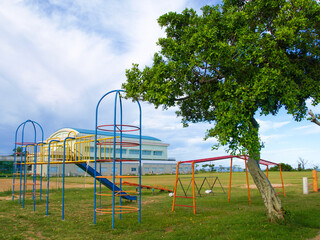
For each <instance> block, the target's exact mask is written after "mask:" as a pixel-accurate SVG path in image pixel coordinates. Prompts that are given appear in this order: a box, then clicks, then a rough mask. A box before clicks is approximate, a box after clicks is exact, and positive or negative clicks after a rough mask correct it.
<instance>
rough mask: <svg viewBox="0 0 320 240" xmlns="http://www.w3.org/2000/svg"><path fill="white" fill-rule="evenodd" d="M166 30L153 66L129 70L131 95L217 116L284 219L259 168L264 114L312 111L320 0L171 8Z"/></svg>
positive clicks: (210, 133)
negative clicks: (260, 120)
mask: <svg viewBox="0 0 320 240" xmlns="http://www.w3.org/2000/svg"><path fill="white" fill-rule="evenodd" d="M158 22H159V24H160V26H161V27H163V28H164V29H165V32H166V37H164V38H160V39H159V41H158V45H159V46H160V47H161V49H160V51H159V52H157V53H155V54H154V58H153V64H152V66H151V67H148V66H146V67H144V69H142V70H141V69H139V66H138V65H137V64H134V65H133V67H132V68H131V69H129V70H127V71H126V76H127V82H126V83H124V84H123V88H124V89H125V90H126V92H127V96H128V97H133V98H134V99H142V100H145V101H148V102H150V103H152V104H154V105H155V106H156V107H159V106H162V107H163V108H164V109H167V108H169V107H172V106H178V107H179V111H177V115H178V116H181V117H182V119H183V120H182V121H183V124H184V125H187V124H188V123H189V122H192V123H197V122H209V123H212V128H211V129H208V130H207V132H206V138H210V137H215V138H217V139H218V141H219V143H220V145H222V146H226V147H227V148H228V149H229V151H230V152H232V153H233V154H243V153H245V154H248V155H249V160H248V168H249V170H250V174H251V176H252V178H253V180H254V182H255V184H256V185H257V188H258V189H259V191H260V193H261V196H262V199H263V201H264V203H265V206H266V209H267V215H268V217H269V219H270V220H272V221H273V220H279V219H280V220H282V219H284V211H283V208H282V205H281V201H280V198H279V197H278V196H277V194H276V192H275V191H274V189H273V187H272V186H271V184H270V182H269V180H268V179H267V177H266V176H265V174H264V173H263V172H262V171H261V170H260V168H259V159H260V150H261V148H262V147H263V143H262V142H261V140H260V138H259V124H258V122H257V120H256V117H257V116H259V114H260V115H269V114H271V115H276V114H277V113H278V111H279V110H280V109H281V108H284V109H286V111H287V112H288V114H291V115H292V116H293V118H294V119H295V120H296V121H300V120H302V119H303V118H305V117H306V114H307V107H306V100H308V99H311V100H312V101H313V104H315V105H316V104H318V102H319V100H320V91H319V90H320V83H319V75H320V74H319V73H320V50H319V31H320V7H319V3H318V2H317V1H316V0H252V1H241V0H225V1H224V3H223V4H222V5H216V6H204V7H203V8H202V13H201V15H198V14H197V13H196V12H195V11H194V10H192V9H186V10H184V11H183V12H182V13H175V12H169V13H167V14H165V15H163V16H161V17H160V18H159V19H158Z"/></svg>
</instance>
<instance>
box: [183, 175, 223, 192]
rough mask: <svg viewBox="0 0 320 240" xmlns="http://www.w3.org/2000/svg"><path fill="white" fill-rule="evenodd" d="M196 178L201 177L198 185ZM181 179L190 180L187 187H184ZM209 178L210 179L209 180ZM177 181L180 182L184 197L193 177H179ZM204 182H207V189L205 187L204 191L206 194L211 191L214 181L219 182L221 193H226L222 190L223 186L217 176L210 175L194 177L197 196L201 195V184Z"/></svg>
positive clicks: (203, 184)
mask: <svg viewBox="0 0 320 240" xmlns="http://www.w3.org/2000/svg"><path fill="white" fill-rule="evenodd" d="M196 178H202V181H201V183H200V186H199V187H198V184H197V182H196V181H195V179H196ZM181 179H188V180H190V181H189V184H188V186H187V188H184V186H183V183H182V181H181ZM210 180H211V181H210ZM178 182H179V184H180V186H181V189H182V191H183V193H184V196H185V197H188V191H189V189H190V186H191V184H193V178H190V177H179V178H178ZM205 183H207V186H208V187H209V189H207V190H206V191H205V192H206V193H207V194H209V193H213V187H214V186H215V184H216V183H219V184H220V187H221V189H222V191H223V193H226V192H225V191H224V188H223V186H222V184H221V182H220V180H219V178H218V177H217V176H212V177H194V186H195V188H196V189H197V193H198V196H199V197H201V196H202V195H201V190H202V188H203V186H205Z"/></svg>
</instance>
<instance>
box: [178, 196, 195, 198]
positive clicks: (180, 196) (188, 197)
mask: <svg viewBox="0 0 320 240" xmlns="http://www.w3.org/2000/svg"><path fill="white" fill-rule="evenodd" d="M176 198H193V197H186V196H176Z"/></svg>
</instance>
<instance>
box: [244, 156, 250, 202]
mask: <svg viewBox="0 0 320 240" xmlns="http://www.w3.org/2000/svg"><path fill="white" fill-rule="evenodd" d="M244 163H245V165H246V176H247V187H248V197H249V204H251V197H250V186H249V177H248V168H247V157H245V160H244Z"/></svg>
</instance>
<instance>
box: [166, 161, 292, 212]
mask: <svg viewBox="0 0 320 240" xmlns="http://www.w3.org/2000/svg"><path fill="white" fill-rule="evenodd" d="M234 158H237V159H242V160H244V162H245V169H246V178H247V188H248V198H249V204H251V197H250V188H249V177H248V168H247V161H248V157H247V156H246V155H243V156H235V155H227V156H220V157H212V158H203V159H197V160H188V161H181V162H178V163H177V171H176V180H175V187H174V195H173V204H172V211H174V208H175V206H180V207H191V208H193V213H194V214H196V195H195V180H194V164H195V163H204V162H210V161H218V160H226V159H230V180H229V195H228V202H230V198H231V179H232V162H233V159H234ZM183 163H191V166H192V192H193V196H192V197H188V196H177V184H178V176H179V166H180V164H183ZM259 164H261V165H265V166H267V177H269V166H272V165H278V166H279V170H280V177H281V185H282V187H281V188H282V190H283V192H280V193H281V194H283V195H284V196H286V194H285V190H284V184H283V177H282V171H281V166H280V164H278V163H274V162H270V161H267V160H263V159H260V162H259ZM176 198H190V199H192V200H193V204H192V205H180V204H176Z"/></svg>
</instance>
